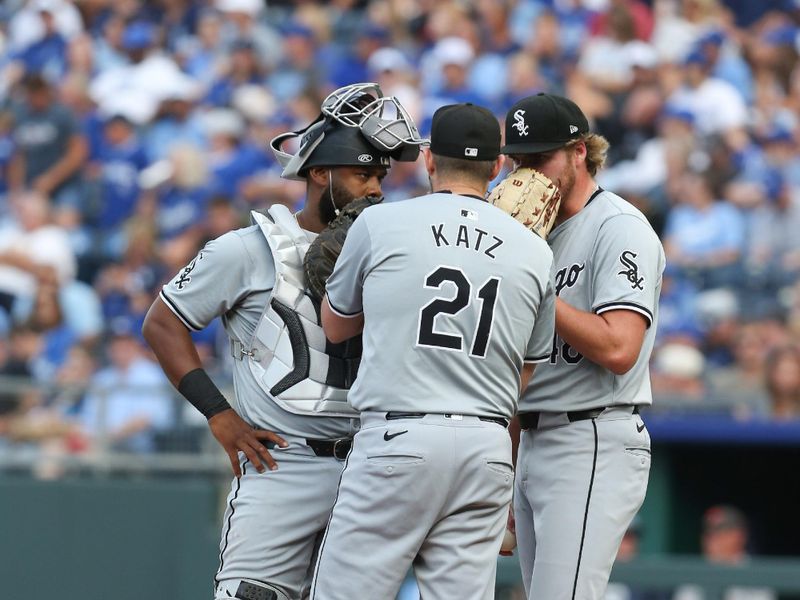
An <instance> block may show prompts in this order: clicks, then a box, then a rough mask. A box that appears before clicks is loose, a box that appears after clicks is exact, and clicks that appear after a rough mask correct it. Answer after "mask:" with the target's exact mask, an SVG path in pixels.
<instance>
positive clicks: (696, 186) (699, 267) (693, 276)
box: [664, 172, 745, 289]
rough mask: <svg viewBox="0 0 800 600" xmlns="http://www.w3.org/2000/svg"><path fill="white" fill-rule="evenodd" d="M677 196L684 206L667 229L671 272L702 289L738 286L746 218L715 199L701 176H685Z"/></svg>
mask: <svg viewBox="0 0 800 600" xmlns="http://www.w3.org/2000/svg"><path fill="white" fill-rule="evenodd" d="M677 192H678V194H679V197H678V198H677V199H678V201H679V202H680V204H678V205H677V206H675V207H674V208H673V209H672V211H671V212H670V213H669V215H668V216H667V222H666V226H665V229H664V250H665V251H666V254H667V265H668V269H670V268H671V270H672V271H673V272H675V273H676V275H677V276H678V277H679V278H685V279H688V280H690V281H692V282H694V284H695V285H696V286H697V287H698V288H699V289H710V288H714V287H722V286H730V285H734V284H735V283H737V282H738V281H739V279H740V270H739V265H740V260H741V255H742V250H743V248H744V235H745V229H744V220H743V218H742V215H741V214H740V213H739V211H738V209H737V208H736V207H734V206H732V205H731V204H730V203H729V202H727V201H725V200H716V199H715V197H714V190H712V188H711V186H710V184H709V182H708V181H707V180H706V178H705V177H704V175H703V174H701V173H697V172H687V173H685V174H684V175H683V176H682V177H681V179H680V182H679V189H678V190H677Z"/></svg>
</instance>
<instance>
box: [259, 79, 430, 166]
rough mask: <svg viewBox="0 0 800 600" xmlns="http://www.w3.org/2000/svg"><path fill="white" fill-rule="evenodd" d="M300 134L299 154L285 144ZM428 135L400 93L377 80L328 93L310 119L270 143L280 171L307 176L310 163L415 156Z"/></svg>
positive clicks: (382, 161) (373, 162)
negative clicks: (388, 93)
mask: <svg viewBox="0 0 800 600" xmlns="http://www.w3.org/2000/svg"><path fill="white" fill-rule="evenodd" d="M387 116H388V117H389V118H387ZM296 137H300V149H299V150H298V151H297V153H296V154H294V155H291V154H289V153H287V152H284V151H283V150H281V145H282V144H283V143H284V142H285V141H286V140H288V139H290V138H296ZM425 141H426V140H423V139H422V138H420V136H419V133H418V131H417V127H416V125H415V124H414V121H413V120H412V119H411V117H410V116H409V115H408V113H407V112H406V111H405V109H404V108H403V107H402V105H401V104H400V103H399V101H398V100H397V99H396V98H394V97H389V98H387V97H384V96H383V94H382V92H381V91H380V88H379V87H378V86H377V84H374V83H364V84H355V85H350V86H346V87H344V88H340V89H338V90H336V91H335V92H333V93H332V94H330V95H329V96H328V97H327V98H326V99H325V100H324V101H323V103H322V114H320V116H319V117H317V119H316V120H315V121H314V122H313V123H312V124H311V125H309V126H308V127H306V128H305V129H302V130H300V131H289V132H287V133H283V134H281V135H279V136H277V137H275V138H273V139H272V141H271V142H270V146H271V147H272V151H273V153H274V154H275V157H276V159H277V160H278V162H279V163H280V164H281V166H282V167H283V172H282V173H281V176H282V177H284V178H286V179H303V176H304V174H305V172H306V171H307V170H308V169H310V168H311V167H331V166H354V165H369V166H385V167H388V166H389V158H390V157H391V158H394V159H395V160H400V161H414V160H416V158H417V156H418V155H419V146H420V144H423V143H424V142H425Z"/></svg>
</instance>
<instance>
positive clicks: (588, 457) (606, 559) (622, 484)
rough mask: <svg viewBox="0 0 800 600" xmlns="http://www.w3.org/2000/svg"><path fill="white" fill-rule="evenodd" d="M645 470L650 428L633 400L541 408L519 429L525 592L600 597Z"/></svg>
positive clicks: (547, 598) (555, 599)
mask: <svg viewBox="0 0 800 600" xmlns="http://www.w3.org/2000/svg"><path fill="white" fill-rule="evenodd" d="M649 472H650V435H649V434H648V432H647V429H646V428H645V427H644V423H643V422H642V420H641V418H640V417H639V415H634V414H631V408H630V407H615V408H609V409H606V410H605V411H603V413H602V414H601V415H600V416H599V417H597V418H595V419H586V420H581V421H575V422H570V421H569V419H568V418H567V414H566V413H540V419H539V425H538V427H537V428H535V429H528V430H525V431H523V432H522V436H521V439H520V446H519V454H518V458H517V475H516V481H515V488H514V517H515V519H516V528H517V542H518V548H519V550H518V552H519V560H520V566H521V568H522V580H523V583H524V585H525V593H526V595H527V597H528V599H529V600H602V598H603V596H604V593H605V589H606V586H607V584H608V577H609V574H610V572H611V566H612V564H613V563H614V558H615V557H616V553H617V549H618V548H619V544H620V542H621V540H622V536H623V534H624V533H625V530H626V529H627V528H628V525H630V522H631V521H632V520H633V517H634V516H635V515H636V512H637V511H638V510H639V508H640V507H641V505H642V502H643V501H644V497H645V492H646V490H647V479H648V475H649Z"/></svg>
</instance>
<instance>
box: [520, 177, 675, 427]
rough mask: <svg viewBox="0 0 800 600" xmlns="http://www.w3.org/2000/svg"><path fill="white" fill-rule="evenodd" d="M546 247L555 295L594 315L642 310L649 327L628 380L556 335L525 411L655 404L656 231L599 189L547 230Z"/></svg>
mask: <svg viewBox="0 0 800 600" xmlns="http://www.w3.org/2000/svg"><path fill="white" fill-rule="evenodd" d="M548 243H549V244H550V247H551V248H552V249H553V255H554V261H553V262H554V266H553V272H554V278H555V281H554V286H555V293H556V295H557V296H558V297H560V298H561V299H563V300H564V301H565V302H567V303H568V304H569V305H570V306H573V307H575V308H577V309H580V310H583V311H590V312H594V313H597V314H601V313H603V312H606V311H609V310H617V309H625V310H632V311H635V312H638V313H640V314H641V315H642V316H643V317H644V318H645V319H647V323H648V329H647V332H646V333H645V338H644V343H643V344H642V349H641V351H640V353H639V359H638V360H637V361H636V364H635V365H634V366H633V368H632V369H631V370H630V371H628V372H627V373H625V374H623V375H615V374H614V373H612V372H611V371H609V370H608V369H605V368H604V367H602V366H600V365H598V364H596V363H593V362H591V361H590V360H588V359H586V358H585V357H583V356H582V355H581V354H580V353H578V352H576V351H575V350H574V349H573V348H571V347H570V345H569V344H567V343H566V342H565V341H564V340H562V339H561V338H559V337H558V336H554V338H553V340H552V347H551V350H550V356H549V360H548V361H547V362H545V363H544V364H542V365H541V366H539V368H538V369H537V370H536V377H535V381H534V382H532V383H531V385H530V386H529V387H528V389H527V390H526V392H525V394H524V396H523V397H522V398H521V399H520V412H529V411H555V412H558V411H574V410H586V409H590V408H597V407H600V406H614V405H621V404H651V403H652V394H651V391H650V372H649V367H648V363H649V360H650V354H651V352H652V349H653V343H654V342H655V335H656V325H657V322H658V297H659V295H660V293H661V274H662V273H663V271H664V265H665V259H664V249H663V248H662V246H661V242H660V241H659V239H658V236H657V235H656V233H655V232H654V231H653V228H652V227H651V226H650V224H649V223H648V222H647V219H646V218H645V217H644V215H643V214H642V213H641V212H639V211H638V210H637V209H636V208H634V207H633V206H632V205H631V204H629V203H628V202H626V201H625V200H623V199H622V198H620V197H619V196H617V195H615V194H612V193H611V192H608V191H604V190H598V191H597V192H596V193H595V194H594V195H593V196H592V198H591V200H590V201H589V202H588V204H587V205H586V206H585V207H584V208H583V210H581V211H580V212H579V213H578V214H577V215H575V216H573V217H572V218H570V219H568V220H566V221H564V222H563V223H560V224H559V225H558V226H556V227H555V228H554V229H553V230H552V231H551V232H550V235H549V237H548ZM598 249H599V251H598Z"/></svg>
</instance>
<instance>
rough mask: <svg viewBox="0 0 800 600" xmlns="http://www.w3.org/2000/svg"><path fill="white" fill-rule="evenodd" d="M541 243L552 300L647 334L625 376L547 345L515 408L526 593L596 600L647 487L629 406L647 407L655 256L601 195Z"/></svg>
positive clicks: (650, 244) (648, 235) (645, 454)
mask: <svg viewBox="0 0 800 600" xmlns="http://www.w3.org/2000/svg"><path fill="white" fill-rule="evenodd" d="M548 242H549V243H550V246H551V247H552V249H553V253H554V267H553V271H554V285H555V290H556V295H558V296H559V297H560V298H562V299H563V300H564V301H565V302H567V303H568V304H570V305H571V306H573V307H575V308H577V309H580V310H583V311H587V312H594V313H597V314H601V313H603V312H605V311H609V310H619V309H623V310H631V311H634V312H637V313H639V314H641V315H642V316H643V317H644V318H645V319H646V320H647V324H648V329H647V331H646V334H645V338H644V343H643V345H642V349H641V351H640V354H639V358H638V360H637V361H636V364H635V365H634V367H633V368H632V369H631V370H630V371H628V372H627V373H625V374H624V375H615V374H614V373H612V372H611V371H609V370H607V369H605V368H603V367H601V366H600V365H598V364H595V363H592V362H591V361H590V360H588V359H586V358H585V357H583V356H581V354H580V353H578V352H576V351H575V350H574V349H573V348H571V347H570V346H569V344H567V343H566V342H564V340H562V339H560V338H559V337H558V336H554V338H553V344H552V348H551V353H550V358H549V360H548V361H547V362H546V363H544V364H543V365H541V366H540V367H539V368H538V369H537V371H536V376H535V377H534V380H533V381H532V383H531V385H530V386H529V388H528V389H527V390H526V392H525V394H524V396H523V398H522V399H521V400H520V409H519V412H520V415H521V421H522V423H523V425H524V424H525V423H526V421H527V422H528V424H531V423H533V425H531V426H530V428H528V429H526V430H524V431H523V434H522V437H521V441H520V448H519V457H518V460H517V475H516V484H515V485H516V487H515V497H514V508H515V517H516V527H517V539H518V542H519V557H520V563H521V566H522V573H523V580H524V583H525V590H526V593H527V594H528V597H529V598H536V599H537V600H538V599H542V598H546V599H547V600H562V599H581V600H588V599H595V598H598V599H599V598H602V597H603V593H604V590H605V586H606V583H607V581H608V575H609V572H610V570H611V565H612V563H613V560H614V556H615V554H616V549H617V548H618V546H619V543H620V540H621V539H622V536H623V534H624V532H625V530H626V528H627V526H628V525H629V523H630V522H631V520H632V518H633V517H634V515H635V514H636V512H637V511H638V509H639V507H640V506H641V503H642V501H643V500H644V495H645V491H646V488H647V478H648V473H649V469H650V437H649V435H648V433H647V430H646V429H645V427H644V423H642V421H641V419H640V417H639V416H638V407H639V406H641V405H644V404H651V403H652V397H651V393H650V378H649V370H648V362H649V359H650V353H651V351H652V348H653V342H654V339H655V333H656V323H657V319H658V298H659V294H660V291H661V274H662V272H663V270H664V264H665V261H664V251H663V249H662V247H661V243H660V241H659V240H658V237H657V236H656V234H655V232H654V231H653V229H652V228H651V227H650V225H649V223H648V222H647V220H646V219H645V217H644V216H643V215H642V214H641V213H640V212H639V211H638V210H636V209H635V208H634V207H632V206H631V205H630V204H629V203H627V202H625V201H624V200H623V199H622V198H620V197H619V196H616V195H614V194H612V193H610V192H606V191H602V190H598V191H597V192H596V193H595V194H594V195H593V196H592V198H591V199H590V201H589V203H588V204H587V205H586V206H585V207H584V209H583V210H581V211H580V212H579V213H578V214H577V215H575V216H573V217H572V218H570V219H568V220H567V221H565V222H563V223H561V224H559V225H558V226H557V227H555V228H554V229H553V230H552V232H551V233H550V236H549V238H548ZM634 407H636V409H634Z"/></svg>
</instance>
